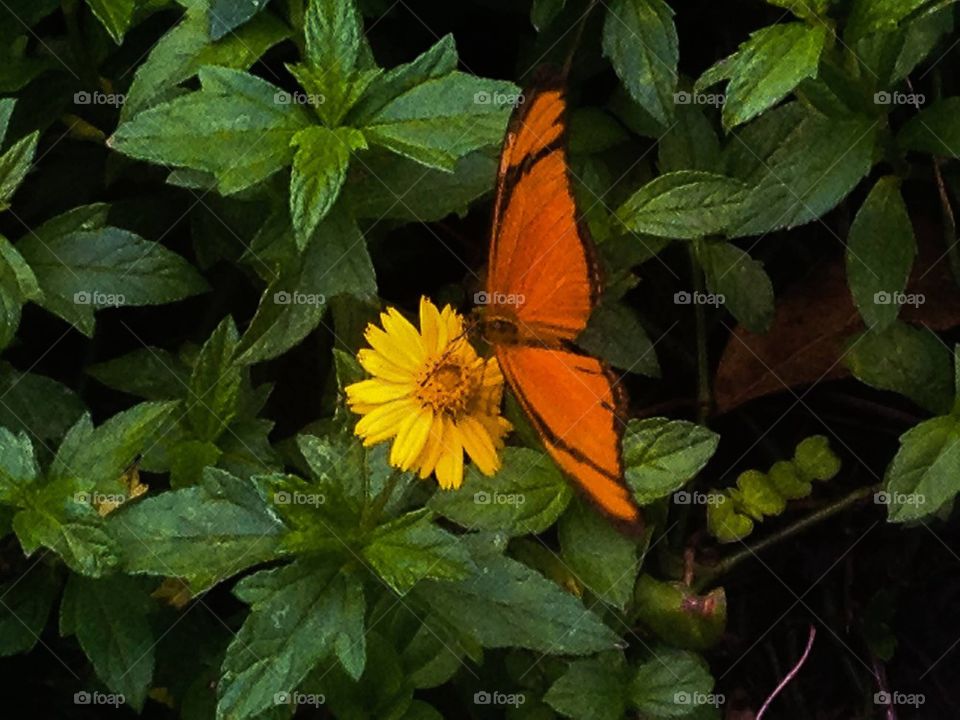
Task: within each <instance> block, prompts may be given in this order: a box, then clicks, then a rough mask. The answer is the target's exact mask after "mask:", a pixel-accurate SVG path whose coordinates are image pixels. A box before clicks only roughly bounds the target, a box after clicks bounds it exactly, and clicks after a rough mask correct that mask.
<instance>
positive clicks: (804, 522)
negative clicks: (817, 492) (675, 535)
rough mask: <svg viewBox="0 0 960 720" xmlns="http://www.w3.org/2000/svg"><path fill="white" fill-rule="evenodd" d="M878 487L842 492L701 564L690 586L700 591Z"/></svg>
mask: <svg viewBox="0 0 960 720" xmlns="http://www.w3.org/2000/svg"><path fill="white" fill-rule="evenodd" d="M879 488H880V486H879V485H871V486H868V487H862V488H857V489H856V490H854V491H853V492H852V493H850V494H849V495H845V496H843V497H842V498H840V499H839V500H834V501H833V502H832V503H830V504H828V505H824V506H823V507H822V508H820V509H819V510H817V511H816V512H814V513H812V514H810V515H807V516H806V517H803V518H800V519H799V520H797V521H796V522H795V523H793V524H792V525H787V527H785V528H783V529H782V530H779V531H777V532H775V533H773V534H772V535H768V536H767V537H765V538H764V539H763V540H760V541H759V542H757V543H754V544H753V545H744V548H743V550H740V551H738V552H735V553H733V554H732V555H728V556H727V557H725V558H724V559H723V560H721V561H720V562H718V563H717V564H716V565H713V566H708V567H702V568H701V569H700V575H699V577H698V578H697V581H696V583H694V588H695V589H696V590H697V592H700V591H701V590H703V589H704V588H706V587H708V586H710V585H712V584H714V583H715V582H716V581H717V580H718V579H719V578H720V577H722V576H723V575H726V574H727V573H728V572H730V571H731V570H732V569H733V568H735V567H736V566H737V565H739V564H740V563H742V562H743V561H744V560H747V559H749V558H751V557H753V556H754V555H757V554H759V553H760V552H761V551H762V550H766V549H767V548H768V547H771V546H773V545H776V544H777V543H780V542H782V541H784V540H787V539H789V538H791V537H793V536H794V535H797V534H799V533H801V532H803V531H804V530H806V529H807V528H810V527H812V526H814V525H816V524H818V523H820V522H822V521H824V520H826V519H828V518H831V517H833V516H834V515H837V514H838V513H841V512H843V511H844V510H846V509H847V508H849V507H850V506H852V505H855V504H857V503H858V502H860V501H861V500H863V499H864V498H867V497H870V495H872V494H873V493H875V492H876V491H877V490H879Z"/></svg>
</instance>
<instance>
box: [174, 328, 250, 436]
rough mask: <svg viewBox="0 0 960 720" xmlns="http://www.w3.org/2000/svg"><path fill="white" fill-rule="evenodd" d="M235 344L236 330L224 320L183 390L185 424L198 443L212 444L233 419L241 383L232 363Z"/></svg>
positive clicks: (237, 369)
mask: <svg viewBox="0 0 960 720" xmlns="http://www.w3.org/2000/svg"><path fill="white" fill-rule="evenodd" d="M238 341H239V336H238V334H237V327H236V325H234V323H233V318H232V317H230V316H227V317H226V318H225V319H224V320H223V322H221V323H220V325H219V326H218V327H217V329H216V330H214V331H213V333H212V334H211V335H210V337H209V339H208V340H207V342H205V343H204V345H203V347H202V348H201V349H200V354H199V355H198V356H197V360H196V362H195V363H194V366H193V372H192V373H191V374H190V381H189V383H188V390H187V399H186V404H187V422H188V423H189V424H190V426H191V427H192V429H193V431H194V432H195V433H196V436H197V437H198V438H199V439H201V440H209V441H213V440H216V439H217V438H218V437H220V435H221V434H222V433H223V431H224V430H225V429H226V428H227V426H228V425H229V424H230V422H231V421H232V420H233V418H234V417H235V416H236V413H237V403H238V400H239V398H240V385H241V383H242V381H243V372H242V368H241V367H240V365H238V364H236V363H235V362H234V355H235V354H236V350H237V343H238Z"/></svg>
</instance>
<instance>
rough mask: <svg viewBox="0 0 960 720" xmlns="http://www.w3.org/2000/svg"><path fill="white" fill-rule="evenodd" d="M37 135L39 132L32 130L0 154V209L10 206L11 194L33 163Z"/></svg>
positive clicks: (38, 135)
mask: <svg viewBox="0 0 960 720" xmlns="http://www.w3.org/2000/svg"><path fill="white" fill-rule="evenodd" d="M39 137H40V133H39V132H32V133H30V134H29V135H27V136H26V137H24V138H21V139H20V140H18V141H17V142H16V143H14V144H13V146H12V147H10V148H9V149H8V150H7V151H6V152H5V153H4V154H3V155H0V210H6V209H7V208H8V207H10V202H11V200H12V199H13V194H14V193H15V192H16V191H17V188H18V187H20V183H22V182H23V179H24V178H25V177H26V176H27V172H28V171H29V170H30V167H31V166H32V165H33V156H34V155H36V152H37V139H38V138H39Z"/></svg>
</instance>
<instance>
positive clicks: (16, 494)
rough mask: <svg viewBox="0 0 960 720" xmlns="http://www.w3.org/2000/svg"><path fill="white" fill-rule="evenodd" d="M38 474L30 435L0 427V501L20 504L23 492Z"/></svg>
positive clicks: (38, 470) (8, 503) (35, 479)
mask: <svg viewBox="0 0 960 720" xmlns="http://www.w3.org/2000/svg"><path fill="white" fill-rule="evenodd" d="M39 475H40V468H39V467H38V466H37V461H36V459H35V458H34V456H33V444H32V443H31V442H30V437H29V436H28V435H27V434H26V433H25V432H21V433H19V434H16V435H15V434H14V433H12V432H10V431H9V430H7V429H6V428H4V427H0V502H3V503H5V504H7V505H20V504H21V498H22V497H23V495H24V492H25V491H26V490H27V488H28V486H30V485H33V484H34V483H35V482H36V481H37V478H38V477H39Z"/></svg>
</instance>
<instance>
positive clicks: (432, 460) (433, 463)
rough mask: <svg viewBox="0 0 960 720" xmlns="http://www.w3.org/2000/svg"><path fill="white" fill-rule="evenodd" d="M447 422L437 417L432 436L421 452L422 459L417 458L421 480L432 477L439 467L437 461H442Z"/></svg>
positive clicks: (431, 428) (431, 425)
mask: <svg viewBox="0 0 960 720" xmlns="http://www.w3.org/2000/svg"><path fill="white" fill-rule="evenodd" d="M445 426H446V422H445V420H444V418H443V416H442V415H441V416H439V417H437V418H436V419H435V420H434V421H433V422H432V423H431V424H430V435H429V436H428V437H427V442H426V443H425V444H424V446H423V450H421V451H420V457H418V458H417V462H416V464H415V465H416V467H418V468H419V469H420V479H421V480H425V479H426V478H428V477H430V475H431V474H432V473H433V471H434V469H435V468H436V467H437V460H439V459H440V453H441V452H443V436H444V433H445V432H446V431H445V430H444V428H445Z"/></svg>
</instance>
